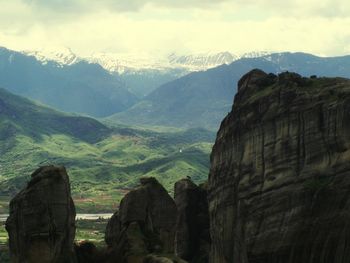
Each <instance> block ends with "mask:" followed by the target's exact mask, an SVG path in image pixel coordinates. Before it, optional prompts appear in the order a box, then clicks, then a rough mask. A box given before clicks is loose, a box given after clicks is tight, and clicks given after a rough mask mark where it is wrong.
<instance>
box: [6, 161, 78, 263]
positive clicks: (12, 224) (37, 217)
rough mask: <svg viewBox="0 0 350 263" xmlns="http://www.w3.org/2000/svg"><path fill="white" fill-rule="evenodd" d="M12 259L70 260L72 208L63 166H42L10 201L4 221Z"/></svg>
mask: <svg viewBox="0 0 350 263" xmlns="http://www.w3.org/2000/svg"><path fill="white" fill-rule="evenodd" d="M6 230H7V232H8V234H9V248H10V254H11V261H12V262H15V263H17V262H18V263H23V262H26V263H45V262H47V263H49V262H50V263H56V262H57V263H60V262H73V260H74V256H73V255H74V246H73V242H74V237H75V207H74V203H73V200H72V198H71V192H70V183H69V178H68V175H67V172H66V170H65V168H64V167H56V166H45V167H41V168H39V169H38V170H36V171H35V172H34V173H33V174H32V175H31V180H30V181H29V183H28V185H27V187H26V188H25V189H23V190H22V191H21V192H19V193H18V194H17V195H16V196H15V197H14V198H13V199H12V200H11V202H10V215H9V217H8V219H7V221H6Z"/></svg>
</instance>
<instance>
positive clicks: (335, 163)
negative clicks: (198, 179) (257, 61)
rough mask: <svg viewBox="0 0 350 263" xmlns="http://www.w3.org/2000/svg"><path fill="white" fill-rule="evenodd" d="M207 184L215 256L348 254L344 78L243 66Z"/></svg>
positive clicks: (290, 259) (274, 258) (277, 258)
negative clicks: (264, 70) (248, 69)
mask: <svg viewBox="0 0 350 263" xmlns="http://www.w3.org/2000/svg"><path fill="white" fill-rule="evenodd" d="M208 193H209V194H208V200H209V213H210V224H211V226H210V227H211V230H210V231H211V236H212V247H211V255H210V262H211V263H228V262H233V263H306V262H307V263H330V262H332V263H346V262H350V198H349V197H350V81H349V80H346V79H341V78H332V79H331V78H311V79H308V78H302V77H301V76H299V75H297V74H294V73H288V72H287V73H282V74H279V75H278V76H275V75H273V74H266V73H264V72H262V71H260V70H253V71H251V72H249V73H248V74H246V75H245V76H244V77H243V78H242V79H241V80H240V81H239V83H238V93H237V95H236V97H235V101H234V106H233V109H232V112H231V113H229V114H228V116H227V117H226V118H225V119H224V120H223V122H222V124H221V127H220V130H219V132H218V134H217V139H216V143H215V145H214V148H213V151H212V154H211V169H210V175H209V188H208Z"/></svg>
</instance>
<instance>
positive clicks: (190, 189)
mask: <svg viewBox="0 0 350 263" xmlns="http://www.w3.org/2000/svg"><path fill="white" fill-rule="evenodd" d="M175 203H176V206H177V209H178V217H177V224H176V237H175V251H176V255H178V256H179V257H180V258H182V259H185V260H187V261H189V262H191V263H195V262H198V263H199V262H200V263H204V262H208V252H209V249H210V235H209V214H208V202H207V189H206V186H205V185H201V186H197V185H195V184H194V183H193V182H192V181H191V180H190V179H182V180H180V181H178V182H176V184H175Z"/></svg>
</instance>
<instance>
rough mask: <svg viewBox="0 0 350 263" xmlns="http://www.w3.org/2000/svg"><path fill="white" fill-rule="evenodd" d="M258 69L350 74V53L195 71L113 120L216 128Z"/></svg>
mask: <svg viewBox="0 0 350 263" xmlns="http://www.w3.org/2000/svg"><path fill="white" fill-rule="evenodd" d="M254 68H260V69H262V70H264V71H266V72H272V73H279V72H282V71H293V72H297V73H299V74H301V75H304V76H310V75H314V74H316V75H319V76H330V77H335V76H340V77H350V56H344V57H333V58H322V57H317V56H313V55H310V54H305V53H288V52H287V53H275V54H270V55H265V56H262V57H257V58H242V59H239V60H236V61H234V62H233V63H231V64H230V65H222V66H219V67H216V68H213V69H209V70H207V71H202V72H194V73H191V74H189V75H187V76H184V77H182V78H180V79H177V80H174V81H172V82H170V83H166V84H164V85H162V86H161V87H159V88H158V89H156V90H155V91H153V92H152V93H150V94H149V95H148V96H146V97H145V98H144V99H143V100H142V101H140V102H139V103H137V104H136V105H134V106H133V107H132V108H130V109H128V110H126V111H124V112H121V113H118V114H116V115H114V116H112V117H111V118H110V119H112V120H115V121H118V122H122V123H129V124H131V123H137V124H143V125H166V126H174V127H205V128H207V129H212V130H216V129H217V128H218V127H219V124H220V122H221V120H222V119H223V117H225V115H226V114H227V112H229V111H230V109H231V105H232V101H233V96H234V95H235V93H236V86H237V82H238V80H239V79H240V78H241V76H242V75H243V74H245V73H246V72H248V71H250V70H252V69H254Z"/></svg>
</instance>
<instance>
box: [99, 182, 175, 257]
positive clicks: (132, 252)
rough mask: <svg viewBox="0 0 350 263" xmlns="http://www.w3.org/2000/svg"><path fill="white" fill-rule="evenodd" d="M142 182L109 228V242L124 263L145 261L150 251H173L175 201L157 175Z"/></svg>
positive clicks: (132, 192) (107, 229)
mask: <svg viewBox="0 0 350 263" xmlns="http://www.w3.org/2000/svg"><path fill="white" fill-rule="evenodd" d="M140 181H141V186H139V187H138V188H136V189H134V190H132V191H130V192H129V193H128V194H126V196H125V197H124V198H123V199H122V201H121V203H120V208H119V211H118V212H116V213H115V214H114V215H113V217H112V218H111V219H110V221H109V222H108V225H107V228H106V236H105V240H106V243H107V245H108V246H109V248H110V249H112V250H113V253H114V254H115V256H114V257H115V258H119V259H121V262H142V260H143V259H144V258H145V256H147V255H148V254H151V253H156V254H174V239H175V225H176V217H177V209H176V205H175V202H174V200H173V199H172V198H171V197H170V195H169V194H168V193H167V191H166V190H165V189H164V187H163V186H162V185H161V184H159V182H158V181H157V180H156V179H155V178H142V179H141V180H140ZM150 262H152V261H150Z"/></svg>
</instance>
